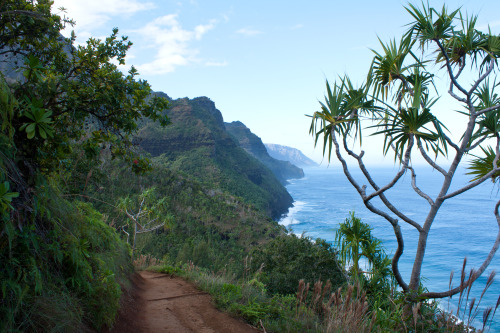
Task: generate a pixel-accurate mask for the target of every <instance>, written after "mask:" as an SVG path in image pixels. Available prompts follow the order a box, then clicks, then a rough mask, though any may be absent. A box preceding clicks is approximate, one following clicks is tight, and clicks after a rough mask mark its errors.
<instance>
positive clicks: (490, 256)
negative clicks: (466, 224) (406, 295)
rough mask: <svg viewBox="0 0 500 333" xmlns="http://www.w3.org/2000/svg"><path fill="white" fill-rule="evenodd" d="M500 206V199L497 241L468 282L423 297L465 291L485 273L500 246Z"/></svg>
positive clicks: (499, 203) (496, 211)
mask: <svg viewBox="0 0 500 333" xmlns="http://www.w3.org/2000/svg"><path fill="white" fill-rule="evenodd" d="M499 207H500V201H498V202H497V204H496V205H495V217H496V220H497V224H498V234H497V238H496V239H495V242H494V243H493V247H492V248H491V250H490V252H489V253H488V256H487V257H486V259H485V260H484V262H483V264H482V265H481V267H479V269H478V270H477V271H474V273H473V274H472V275H471V276H470V277H469V279H468V280H467V281H466V282H464V283H461V284H460V286H458V287H456V288H453V289H451V290H448V291H444V292H428V293H423V294H422V295H420V296H421V297H424V298H443V297H449V296H453V295H455V294H458V293H459V292H461V291H463V290H464V289H466V288H467V287H468V286H470V285H471V284H472V283H473V282H474V281H476V279H477V278H478V277H479V276H481V274H483V272H484V271H485V270H486V268H487V267H488V265H489V264H490V263H491V260H493V257H494V256H495V253H496V252H497V250H498V247H499V246H500V215H499V213H498V209H499Z"/></svg>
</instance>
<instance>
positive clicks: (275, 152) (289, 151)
mask: <svg viewBox="0 0 500 333" xmlns="http://www.w3.org/2000/svg"><path fill="white" fill-rule="evenodd" d="M264 145H265V146H266V149H267V152H268V153H269V155H270V156H271V157H273V158H275V159H277V160H282V161H289V162H290V163H292V164H294V165H297V166H299V167H312V166H318V163H316V162H314V161H313V160H311V159H310V158H309V157H307V156H306V155H304V154H303V153H302V152H301V151H300V150H298V149H296V148H292V147H287V146H282V145H277V144H272V143H266V144H264Z"/></svg>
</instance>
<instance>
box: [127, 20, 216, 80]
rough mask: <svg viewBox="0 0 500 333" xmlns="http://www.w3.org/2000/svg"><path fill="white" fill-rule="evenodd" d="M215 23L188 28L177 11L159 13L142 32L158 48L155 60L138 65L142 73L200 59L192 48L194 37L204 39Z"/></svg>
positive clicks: (154, 72)
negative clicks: (161, 14)
mask: <svg viewBox="0 0 500 333" xmlns="http://www.w3.org/2000/svg"><path fill="white" fill-rule="evenodd" d="M214 27H215V21H211V22H210V23H208V24H205V25H203V24H200V25H198V26H196V27H195V28H194V29H193V30H192V31H189V30H185V29H183V28H182V26H181V25H180V24H179V22H178V20H177V15H175V14H171V15H166V16H162V17H159V18H157V19H155V20H154V21H152V22H150V23H148V24H147V25H146V26H144V27H143V28H142V29H139V30H137V31H135V32H137V33H139V34H140V35H141V36H142V37H143V39H144V40H146V41H148V42H149V45H150V47H152V48H154V49H156V50H157V51H156V54H155V57H154V60H153V61H152V62H150V63H147V64H142V65H139V66H137V68H138V70H139V72H140V73H141V74H164V73H169V72H172V71H174V69H175V68H176V67H178V66H185V65H188V64H190V63H192V62H196V61H197V59H196V55H197V53H198V51H197V50H196V49H193V48H191V45H190V43H191V42H192V41H193V40H200V39H201V38H202V37H203V35H204V34H205V33H207V32H208V31H209V30H211V29H213V28H214Z"/></svg>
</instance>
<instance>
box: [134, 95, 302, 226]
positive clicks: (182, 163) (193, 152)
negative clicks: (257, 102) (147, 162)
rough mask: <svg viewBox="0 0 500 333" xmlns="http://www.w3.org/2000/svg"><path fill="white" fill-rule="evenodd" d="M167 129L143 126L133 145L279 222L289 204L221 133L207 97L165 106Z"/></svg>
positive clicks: (277, 185)
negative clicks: (246, 202) (167, 119)
mask: <svg viewBox="0 0 500 333" xmlns="http://www.w3.org/2000/svg"><path fill="white" fill-rule="evenodd" d="M167 114H168V116H169V118H170V120H171V121H172V124H171V125H170V126H167V127H166V128H161V127H160V126H158V125H157V124H155V123H153V122H144V123H142V124H141V129H140V130H139V132H138V135H137V138H136V141H137V143H139V145H140V146H141V147H142V148H143V149H144V150H145V151H147V152H149V153H150V154H151V155H152V156H153V157H154V160H155V162H157V163H162V164H164V165H166V166H168V167H169V168H171V169H173V170H178V171H181V172H184V173H186V174H189V175H190V176H192V177H194V178H197V179H199V180H201V181H203V182H205V183H208V184H212V185H213V186H214V187H216V188H221V189H223V190H226V191H228V192H229V193H231V194H233V195H236V196H239V197H242V198H244V199H245V200H246V201H248V202H250V203H253V204H254V205H255V206H256V207H258V208H260V209H263V210H264V211H265V212H267V214H268V215H269V216H271V217H272V218H275V219H277V218H279V217H280V216H281V215H282V214H284V213H286V212H287V210H288V208H289V207H291V206H292V202H293V199H292V197H291V196H290V194H289V193H288V192H287V191H286V189H285V188H284V187H283V186H282V185H281V184H280V182H279V181H278V179H276V177H275V176H274V175H273V173H272V172H271V171H270V170H269V169H267V168H266V167H265V166H264V165H263V164H262V163H260V162H259V161H258V160H257V159H255V158H254V157H253V156H251V155H249V154H248V153H247V152H246V151H245V150H243V149H242V148H241V147H239V145H238V144H237V143H236V142H235V141H234V140H233V138H232V136H230V135H229V133H228V132H227V131H226V128H225V126H224V120H223V117H222V114H221V113H220V111H219V110H217V108H216V107H215V104H214V103H213V102H212V101H211V100H210V99H208V98H207V97H198V98H194V99H188V98H182V99H178V100H174V101H171V108H170V109H169V110H168V111H167Z"/></svg>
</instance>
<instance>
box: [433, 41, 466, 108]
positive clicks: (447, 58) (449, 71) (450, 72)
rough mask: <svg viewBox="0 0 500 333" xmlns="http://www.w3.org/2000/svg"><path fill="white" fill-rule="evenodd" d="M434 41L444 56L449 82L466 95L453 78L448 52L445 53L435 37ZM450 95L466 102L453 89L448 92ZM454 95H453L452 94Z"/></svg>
mask: <svg viewBox="0 0 500 333" xmlns="http://www.w3.org/2000/svg"><path fill="white" fill-rule="evenodd" d="M434 41H435V42H436V44H437V45H438V47H439V49H440V50H441V52H442V53H443V56H444V59H445V61H446V69H447V70H448V75H449V76H450V79H451V82H452V83H453V85H454V86H455V87H456V88H457V89H458V90H460V92H462V93H463V94H464V95H465V96H467V97H468V94H467V90H465V89H464V88H463V87H462V86H461V85H460V84H459V83H458V81H457V79H455V76H454V75H453V69H452V68H451V63H450V57H449V56H448V53H446V50H445V49H444V47H443V45H442V44H441V42H440V41H439V40H437V39H435V40H434ZM449 93H450V95H452V96H453V97H454V98H456V99H457V100H459V101H461V102H464V103H467V100H466V99H463V98H460V97H458V96H456V95H455V93H453V91H452V90H451V91H450V92H449ZM454 95H455V96H454Z"/></svg>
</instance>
